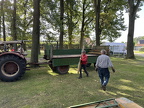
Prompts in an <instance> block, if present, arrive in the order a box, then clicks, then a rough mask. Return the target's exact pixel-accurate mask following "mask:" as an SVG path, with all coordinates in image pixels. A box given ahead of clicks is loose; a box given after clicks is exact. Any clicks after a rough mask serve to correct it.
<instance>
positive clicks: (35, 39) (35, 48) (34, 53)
mask: <svg viewBox="0 0 144 108" xmlns="http://www.w3.org/2000/svg"><path fill="white" fill-rule="evenodd" d="M39 19H40V0H34V13H33V34H32V50H31V62H32V63H37V62H38V53H39V45H40V42H39V41H40V20H39ZM32 66H37V65H32Z"/></svg>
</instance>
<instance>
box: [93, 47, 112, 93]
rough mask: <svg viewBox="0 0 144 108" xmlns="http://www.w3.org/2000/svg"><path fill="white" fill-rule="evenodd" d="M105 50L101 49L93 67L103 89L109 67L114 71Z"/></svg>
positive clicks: (104, 88) (107, 77)
mask: <svg viewBox="0 0 144 108" xmlns="http://www.w3.org/2000/svg"><path fill="white" fill-rule="evenodd" d="M106 53H107V52H106V50H104V49H103V50H101V55H100V56H99V57H98V58H97V60H96V64H95V66H96V67H95V68H96V71H98V74H99V78H100V81H101V85H102V89H103V90H104V91H105V90H106V86H107V84H108V81H109V78H110V72H109V69H108V68H109V67H111V68H112V71H113V72H115V69H114V67H113V64H112V62H111V60H110V57H109V56H107V55H106Z"/></svg>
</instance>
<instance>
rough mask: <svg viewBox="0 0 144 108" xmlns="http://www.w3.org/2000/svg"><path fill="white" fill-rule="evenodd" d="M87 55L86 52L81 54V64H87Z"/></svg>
mask: <svg viewBox="0 0 144 108" xmlns="http://www.w3.org/2000/svg"><path fill="white" fill-rule="evenodd" d="M87 59H88V57H87V55H86V54H82V55H81V64H87Z"/></svg>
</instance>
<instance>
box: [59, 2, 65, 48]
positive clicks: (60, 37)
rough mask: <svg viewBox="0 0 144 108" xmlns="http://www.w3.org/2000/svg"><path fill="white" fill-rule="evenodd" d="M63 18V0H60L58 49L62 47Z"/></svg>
mask: <svg viewBox="0 0 144 108" xmlns="http://www.w3.org/2000/svg"><path fill="white" fill-rule="evenodd" d="M63 18H64V0H60V36H59V47H60V49H63V35H64V27H63Z"/></svg>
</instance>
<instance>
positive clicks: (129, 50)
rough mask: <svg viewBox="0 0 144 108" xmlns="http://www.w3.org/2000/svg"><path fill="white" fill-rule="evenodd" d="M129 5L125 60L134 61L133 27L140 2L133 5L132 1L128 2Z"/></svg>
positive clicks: (138, 0)
mask: <svg viewBox="0 0 144 108" xmlns="http://www.w3.org/2000/svg"><path fill="white" fill-rule="evenodd" d="M128 4H129V7H130V9H129V29H128V37H127V56H126V58H127V59H135V56H134V51H133V49H134V42H133V37H134V26H135V17H136V12H137V9H138V7H139V4H140V0H137V4H136V5H135V3H134V0H128Z"/></svg>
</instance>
